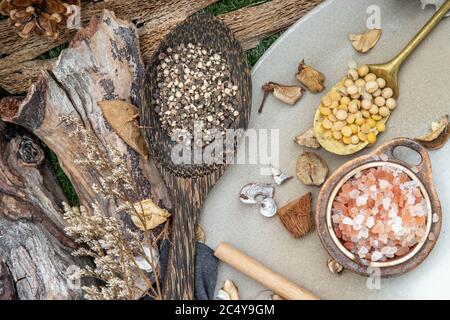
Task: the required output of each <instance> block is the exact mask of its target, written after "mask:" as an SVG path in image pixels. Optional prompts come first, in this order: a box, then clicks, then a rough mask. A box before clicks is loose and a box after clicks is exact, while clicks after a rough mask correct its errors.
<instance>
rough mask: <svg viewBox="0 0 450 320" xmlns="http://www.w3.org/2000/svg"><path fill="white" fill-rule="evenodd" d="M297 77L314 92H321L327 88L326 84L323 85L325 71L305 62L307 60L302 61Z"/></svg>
mask: <svg viewBox="0 0 450 320" xmlns="http://www.w3.org/2000/svg"><path fill="white" fill-rule="evenodd" d="M295 77H296V78H297V80H298V81H299V82H300V83H301V84H303V85H304V86H306V87H307V88H308V90H309V91H311V92H312V93H317V92H321V91H323V90H324V89H325V86H324V85H323V83H324V81H325V76H324V75H323V73H322V72H319V71H317V70H316V69H314V68H313V67H311V66H308V65H307V64H305V60H302V61H301V62H300V64H299V66H298V73H297V75H296V76H295Z"/></svg>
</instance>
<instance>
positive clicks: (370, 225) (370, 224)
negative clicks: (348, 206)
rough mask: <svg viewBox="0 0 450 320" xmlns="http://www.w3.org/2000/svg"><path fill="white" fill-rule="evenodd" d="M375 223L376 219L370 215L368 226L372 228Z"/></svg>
mask: <svg viewBox="0 0 450 320" xmlns="http://www.w3.org/2000/svg"><path fill="white" fill-rule="evenodd" d="M374 225H375V219H374V218H373V217H368V218H367V221H366V227H367V228H369V229H370V228H372V227H373V226H374Z"/></svg>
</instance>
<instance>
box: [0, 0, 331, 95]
mask: <svg viewBox="0 0 450 320" xmlns="http://www.w3.org/2000/svg"><path fill="white" fill-rule="evenodd" d="M216 1H217V0H201V1H190V0H180V1H175V0H157V1H137V0H130V1H126V2H123V1H119V0H112V1H108V2H107V3H105V2H98V3H88V4H85V5H84V6H83V10H82V21H83V22H85V21H87V20H88V19H89V17H90V16H91V15H92V14H95V13H99V12H101V10H102V9H103V8H104V7H106V8H108V9H110V10H112V11H115V12H116V13H117V16H118V17H119V18H121V19H128V20H130V21H133V22H134V23H135V24H136V26H137V27H138V29H139V35H140V43H141V53H142V56H143V57H144V61H147V60H148V59H149V58H150V56H151V55H152V53H153V51H154V50H155V48H156V46H157V45H158V43H159V41H160V40H161V39H162V38H163V37H164V36H165V35H166V34H167V33H168V32H169V31H170V30H171V29H172V28H173V27H175V26H176V25H177V24H178V23H179V22H181V21H183V20H184V19H185V18H186V17H187V16H189V15H191V14H193V13H195V12H197V11H199V10H201V9H202V8H204V7H206V6H208V5H209V4H212V3H214V2H216ZM322 1H323V0H273V1H270V2H267V3H264V4H260V5H256V6H253V7H247V8H243V9H240V10H237V11H233V12H230V13H226V14H223V15H221V16H219V17H220V18H221V19H222V20H224V21H225V22H226V23H227V24H228V26H229V27H230V28H231V29H232V30H233V31H234V32H235V34H236V37H237V39H238V40H239V41H240V42H241V44H242V46H243V47H244V49H245V50H249V49H251V48H254V47H255V46H256V45H257V44H258V43H259V41H261V40H262V39H264V38H266V37H268V36H269V35H271V34H273V33H275V32H277V31H280V30H283V29H285V28H287V27H289V26H290V25H291V24H293V23H294V22H295V21H297V20H298V19H299V18H301V17H302V16H303V15H304V14H306V13H307V12H308V11H310V10H311V9H312V8H314V7H315V6H317V5H318V4H319V3H321V2H322ZM10 29H11V28H7V27H6V21H0V57H1V56H2V55H5V57H3V58H0V86H2V87H3V88H4V89H6V90H8V91H9V92H11V93H13V94H17V93H22V92H26V91H27V90H28V88H29V86H30V84H31V83H33V82H34V81H35V80H36V79H37V77H38V75H39V72H40V70H42V69H43V68H49V67H50V66H51V65H52V64H53V63H54V62H55V60H45V61H43V60H33V59H35V58H36V57H37V56H39V55H40V54H42V53H44V52H47V51H48V50H50V49H52V48H55V47H56V46H58V45H60V44H63V43H66V42H68V41H69V40H70V39H71V38H72V37H73V35H74V31H64V32H62V34H61V36H60V38H59V39H58V40H57V41H56V42H47V41H45V40H42V39H40V38H36V37H31V38H30V39H21V38H19V37H18V36H17V35H16V34H15V32H14V30H10Z"/></svg>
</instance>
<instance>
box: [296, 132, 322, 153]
mask: <svg viewBox="0 0 450 320" xmlns="http://www.w3.org/2000/svg"><path fill="white" fill-rule="evenodd" d="M294 141H295V142H297V144H299V145H300V146H304V147H308V148H311V149H319V148H320V144H319V142H318V141H317V138H316V135H315V134H314V129H313V128H311V129H309V130H306V131H305V132H303V133H300V134H299V135H297V136H296V137H295V140H294Z"/></svg>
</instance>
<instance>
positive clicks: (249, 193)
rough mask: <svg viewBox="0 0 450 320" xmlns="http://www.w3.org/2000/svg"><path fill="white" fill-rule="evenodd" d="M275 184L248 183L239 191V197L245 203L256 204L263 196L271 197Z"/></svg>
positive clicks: (273, 193)
mask: <svg viewBox="0 0 450 320" xmlns="http://www.w3.org/2000/svg"><path fill="white" fill-rule="evenodd" d="M274 195H275V186H274V185H273V184H271V183H249V184H247V185H245V186H244V187H243V188H242V190H241V192H240V193H239V199H240V200H241V202H243V203H245V204H257V203H258V202H259V201H261V200H263V199H265V198H273V197H274Z"/></svg>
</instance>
